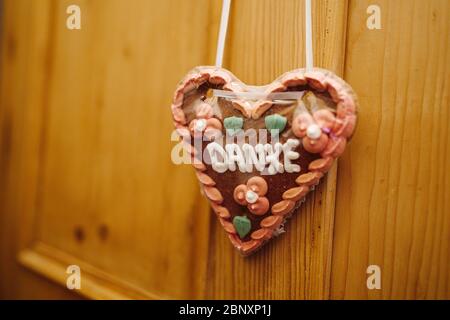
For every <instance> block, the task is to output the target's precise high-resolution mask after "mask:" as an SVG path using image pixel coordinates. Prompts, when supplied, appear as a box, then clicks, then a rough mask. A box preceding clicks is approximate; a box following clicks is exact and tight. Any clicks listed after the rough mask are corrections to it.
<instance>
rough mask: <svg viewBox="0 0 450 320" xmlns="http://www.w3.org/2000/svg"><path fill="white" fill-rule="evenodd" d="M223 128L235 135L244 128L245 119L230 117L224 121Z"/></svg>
mask: <svg viewBox="0 0 450 320" xmlns="http://www.w3.org/2000/svg"><path fill="white" fill-rule="evenodd" d="M223 126H224V127H225V129H227V133H228V134H230V135H234V134H235V133H236V132H238V131H239V130H241V129H242V127H243V126H244V119H242V118H239V117H228V118H225V119H224V120H223Z"/></svg>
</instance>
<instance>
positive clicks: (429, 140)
mask: <svg viewBox="0 0 450 320" xmlns="http://www.w3.org/2000/svg"><path fill="white" fill-rule="evenodd" d="M371 3H372V1H369V0H367V1H366V0H354V1H351V2H350V9H349V17H350V19H349V31H348V42H347V54H346V55H347V57H346V69H345V76H346V78H347V80H348V81H349V82H350V83H351V84H352V85H353V86H354V89H355V91H356V92H358V94H359V97H360V102H361V112H360V122H359V127H358V129H357V132H356V136H355V137H354V140H353V143H352V144H351V146H350V149H349V150H348V151H347V153H346V154H345V155H344V157H343V159H342V160H341V161H340V166H339V172H338V177H339V180H338V189H337V190H338V192H337V203H336V216H335V221H336V224H335V233H334V246H333V247H334V252H333V272H332V290H331V297H332V298H358V299H365V298H385V299H389V298H395V299H398V298H408V299H414V298H416V299H421V298H441V299H444V298H446V299H449V298H450V283H449V276H450V274H449V273H450V269H449V262H450V261H449V258H450V250H449V239H450V217H449V213H450V201H449V197H448V195H449V193H450V170H449V169H450V168H449V163H450V145H449V144H450V139H449V138H450V131H449V129H448V128H449V123H450V116H449V106H450V105H449V88H450V83H449V80H450V54H449V52H450V51H449V49H450V48H449V46H450V43H449V40H450V33H449V29H450V16H449V15H450V2H449V1H446V0H433V1H420V0H417V1H410V0H404V1H400V0H398V1H397V0H396V1H387V0H385V1H377V3H379V4H380V7H381V12H382V30H374V31H369V30H368V29H367V28H366V21H365V19H366V17H367V15H366V9H367V7H368V6H369V4H371ZM372 264H373V265H379V266H380V267H381V272H382V283H381V290H373V291H370V292H369V291H368V290H367V287H366V278H367V275H366V268H367V266H368V265H372Z"/></svg>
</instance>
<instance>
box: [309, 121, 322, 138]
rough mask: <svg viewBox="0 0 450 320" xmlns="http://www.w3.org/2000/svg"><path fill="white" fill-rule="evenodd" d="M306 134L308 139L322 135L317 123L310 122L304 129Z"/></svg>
mask: <svg viewBox="0 0 450 320" xmlns="http://www.w3.org/2000/svg"><path fill="white" fill-rule="evenodd" d="M306 135H307V136H308V138H310V139H319V138H320V136H321V135H322V130H321V129H320V127H319V126H318V125H317V124H312V125H310V126H309V127H308V129H306Z"/></svg>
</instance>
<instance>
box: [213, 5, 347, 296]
mask: <svg viewBox="0 0 450 320" xmlns="http://www.w3.org/2000/svg"><path fill="white" fill-rule="evenodd" d="M313 2H314V7H313V11H314V27H313V28H314V34H315V44H314V47H315V49H316V51H315V61H316V65H317V66H321V67H325V68H329V69H331V70H334V71H335V72H337V73H340V72H341V69H342V68H343V54H342V52H343V51H344V43H345V39H344V35H345V33H344V30H345V23H346V8H347V7H346V2H345V1H313ZM304 16H305V13H304V2H303V1H276V0H271V1H261V0H254V1H249V0H246V1H235V2H234V3H233V7H232V12H231V21H230V34H229V38H228V39H229V42H228V43H227V46H228V47H227V48H228V49H227V56H226V64H225V67H228V68H229V69H230V70H232V71H233V73H235V74H236V76H237V77H239V78H240V79H241V80H243V81H245V82H247V83H250V84H265V83H268V82H270V81H272V80H273V79H274V78H276V77H277V76H279V75H281V74H282V73H283V72H286V71H289V70H291V69H295V68H299V67H301V66H304V65H305V63H304V56H305V53H304V42H305V40H304V24H305V22H304ZM335 174H336V171H335V168H334V169H332V170H331V171H330V173H329V175H328V178H327V179H326V180H325V181H326V183H325V184H324V185H321V186H320V187H319V188H317V189H316V191H315V192H314V194H312V195H309V197H308V200H307V202H306V205H304V206H303V208H301V209H300V210H299V211H298V212H297V213H296V215H294V217H293V218H292V219H291V220H290V221H289V222H288V223H287V225H286V230H287V232H286V233H285V234H283V235H281V236H280V237H279V239H275V240H273V241H272V242H271V243H269V244H268V245H266V247H265V248H263V249H262V250H261V251H259V252H258V253H257V254H255V255H254V256H251V257H249V258H245V259H243V258H242V257H241V256H239V255H238V254H237V253H236V252H235V250H234V249H233V248H232V247H231V246H230V244H229V241H228V239H227V237H225V236H224V232H223V230H222V228H221V227H220V226H219V224H218V223H217V222H216V221H212V224H211V228H212V231H211V237H210V250H209V252H210V257H209V259H208V262H209V267H208V281H207V296H208V297H210V298H232V299H239V298H242V299H254V298H260V299H266V298H276V299H306V298H315V299H323V298H327V297H328V291H329V276H330V264H331V244H332V242H331V240H332V232H333V214H334V190H335V178H336V175H335Z"/></svg>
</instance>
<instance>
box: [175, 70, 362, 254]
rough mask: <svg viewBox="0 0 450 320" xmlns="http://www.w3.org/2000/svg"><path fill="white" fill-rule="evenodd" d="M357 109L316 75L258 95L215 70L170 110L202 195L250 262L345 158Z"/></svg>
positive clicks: (352, 98)
mask: <svg viewBox="0 0 450 320" xmlns="http://www.w3.org/2000/svg"><path fill="white" fill-rule="evenodd" d="M214 90H215V91H214ZM356 109H357V98H356V95H355V93H354V92H353V90H352V88H351V87H350V86H349V85H348V84H347V83H346V82H345V81H344V80H342V79H341V78H339V77H338V76H336V75H335V74H334V73H332V72H330V71H327V70H323V69H318V68H314V69H312V70H310V71H306V70H304V69H298V70H294V71H290V72H287V73H285V74H284V75H282V76H281V77H279V78H278V79H277V80H275V81H274V82H272V83H271V84H269V85H266V86H260V87H256V86H248V85H245V84H244V83H242V82H241V81H240V80H238V79H237V78H236V77H235V76H234V75H233V74H232V73H231V72H229V71H227V70H225V69H223V68H217V67H197V68H195V69H193V70H192V71H190V72H189V73H188V74H187V76H186V77H185V78H184V79H183V80H182V81H181V83H180V84H179V85H178V87H177V89H176V91H175V95H174V99H173V104H172V114H173V119H174V124H175V127H176V130H177V132H178V134H179V135H180V136H181V137H182V139H183V143H184V146H185V150H186V151H187V152H188V153H189V155H190V159H191V161H192V165H193V166H194V168H195V170H196V174H197V177H198V180H199V182H200V184H201V186H202V190H203V193H204V195H205V196H206V197H207V198H208V199H209V201H210V204H211V207H212V209H213V210H214V212H215V213H216V214H217V217H218V219H219V221H220V223H221V224H222V226H223V228H224V230H225V232H226V233H227V234H228V237H229V238H230V240H231V242H232V244H233V245H234V246H235V247H236V248H237V249H238V250H239V251H240V252H241V253H242V254H243V255H249V254H251V253H253V252H254V251H255V250H257V249H258V248H260V247H261V246H262V245H263V244H264V243H266V242H267V241H268V240H269V239H271V238H272V237H274V236H276V235H278V234H280V233H281V232H282V231H283V227H284V223H285V221H286V219H287V218H289V217H290V216H291V215H292V213H293V212H294V211H295V210H296V209H297V208H298V207H299V206H300V204H301V203H302V201H303V200H304V199H305V196H306V194H307V193H308V192H310V191H311V190H313V189H314V186H315V185H317V184H318V183H319V181H320V179H321V178H322V177H324V175H325V174H326V173H327V171H328V170H329V169H330V168H331V166H332V164H333V162H334V161H335V160H336V158H337V157H339V156H340V155H341V154H342V152H344V150H345V147H346V144H347V142H348V140H349V139H350V137H351V136H352V134H353V131H354V129H355V125H356Z"/></svg>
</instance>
